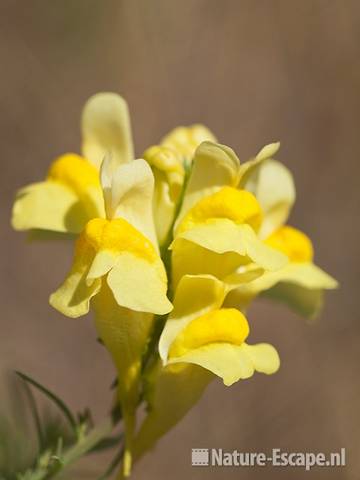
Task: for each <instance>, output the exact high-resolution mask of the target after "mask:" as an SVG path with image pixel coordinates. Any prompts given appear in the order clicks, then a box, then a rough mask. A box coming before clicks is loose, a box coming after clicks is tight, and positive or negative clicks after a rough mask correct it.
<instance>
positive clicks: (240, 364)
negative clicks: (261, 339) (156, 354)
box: [169, 343, 280, 386]
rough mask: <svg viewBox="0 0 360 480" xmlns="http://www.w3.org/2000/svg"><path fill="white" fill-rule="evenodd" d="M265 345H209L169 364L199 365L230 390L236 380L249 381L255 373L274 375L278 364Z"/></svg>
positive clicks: (172, 360)
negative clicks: (220, 379)
mask: <svg viewBox="0 0 360 480" xmlns="http://www.w3.org/2000/svg"><path fill="white" fill-rule="evenodd" d="M265 345H266V344H260V345H254V346H249V345H246V344H242V345H233V344H230V343H211V344H208V345H204V346H202V347H200V348H197V349H194V350H191V351H189V352H188V353H186V354H185V355H182V356H181V357H177V358H172V359H171V360H170V361H169V364H170V365H171V364H174V363H182V362H186V363H188V362H189V363H193V364H196V365H199V366H201V367H203V368H205V369H207V370H210V371H211V372H212V373H214V374H215V375H217V376H218V377H220V378H222V379H223V382H224V384H225V385H227V386H230V385H232V384H233V383H235V382H237V381H238V380H241V379H246V378H249V377H251V376H252V375H253V374H254V372H255V371H256V370H258V371H259V372H262V373H267V374H271V373H274V372H276V370H277V369H278V368H279V364H280V362H279V357H278V354H277V352H276V350H275V349H274V348H273V347H272V346H270V345H266V346H265ZM254 348H255V349H254Z"/></svg>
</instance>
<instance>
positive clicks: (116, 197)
mask: <svg viewBox="0 0 360 480" xmlns="http://www.w3.org/2000/svg"><path fill="white" fill-rule="evenodd" d="M109 170H111V167H110V166H109V160H108V159H106V160H105V161H104V164H103V166H102V169H101V180H102V185H103V189H104V197H105V205H106V212H107V218H108V219H113V218H123V219H125V220H126V221H128V222H129V223H130V224H131V225H132V226H133V227H135V228H136V229H137V230H138V231H139V232H141V233H142V234H143V235H145V237H147V238H148V239H149V240H150V241H151V242H152V244H153V245H154V247H155V248H157V239H156V233H155V225H154V219H153V210H152V202H153V193H154V176H153V173H152V171H151V168H150V166H149V165H148V163H147V162H146V161H145V160H142V159H139V160H134V161H132V162H130V163H127V164H124V165H120V166H119V167H117V168H116V169H115V171H114V172H112V174H110V172H109Z"/></svg>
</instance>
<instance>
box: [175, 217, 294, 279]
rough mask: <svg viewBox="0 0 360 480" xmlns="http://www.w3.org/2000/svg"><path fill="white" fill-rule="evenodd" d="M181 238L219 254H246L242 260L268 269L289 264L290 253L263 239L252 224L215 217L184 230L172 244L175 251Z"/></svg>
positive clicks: (242, 255) (275, 268)
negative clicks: (286, 254) (271, 246)
mask: <svg viewBox="0 0 360 480" xmlns="http://www.w3.org/2000/svg"><path fill="white" fill-rule="evenodd" d="M178 239H185V240H188V241H190V242H193V243H196V244H197V245H200V246H202V247H204V248H207V249H208V250H211V251H213V252H216V253H219V254H223V253H226V252H233V253H236V254H238V255H239V256H241V257H243V262H242V263H246V262H249V261H250V260H251V261H253V262H254V263H256V264H257V265H258V266H260V267H263V268H264V269H265V270H277V269H279V268H281V267H282V266H284V265H285V264H286V263H287V258H286V256H285V255H283V254H282V253H281V252H278V251H277V250H275V249H273V248H270V247H268V246H267V245H265V244H264V243H263V242H261V241H260V240H259V239H258V238H257V236H256V234H255V232H254V231H253V229H252V228H251V227H250V226H249V225H246V224H245V225H237V224H235V223H234V222H232V221H230V220H227V219H216V220H212V221H211V222H209V223H207V224H203V225H199V226H197V227H194V228H192V229H190V230H186V231H184V232H182V233H181V234H179V236H178V237H177V238H176V239H175V240H174V242H173V244H172V247H171V248H172V249H173V250H174V251H176V248H177V243H178V242H179V240H178ZM178 248H181V244H180V245H179V247H178Z"/></svg>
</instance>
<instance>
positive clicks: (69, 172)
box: [12, 93, 134, 234]
mask: <svg viewBox="0 0 360 480" xmlns="http://www.w3.org/2000/svg"><path fill="white" fill-rule="evenodd" d="M82 139H83V140H82V155H83V156H80V155H77V154H75V153H68V154H65V155H62V156H61V157H59V158H58V159H56V160H55V161H54V162H53V163H52V165H51V166H50V168H49V171H48V174H47V178H46V180H45V181H42V182H38V183H34V184H31V185H28V186H27V187H25V188H23V189H21V190H20V191H19V192H18V194H17V198H16V200H15V204H14V208H13V217H12V224H13V227H14V228H15V229H16V230H40V231H50V232H56V233H62V234H64V233H66V234H78V233H80V232H81V231H82V230H83V228H84V226H85V225H86V223H87V222H88V221H89V220H91V219H92V218H98V217H100V218H103V217H104V216H105V212H104V202H103V197H102V190H101V185H100V178H99V169H100V165H101V163H102V161H103V159H104V157H105V156H106V155H109V153H111V159H112V160H111V161H112V164H113V165H120V164H122V163H126V162H130V161H132V160H133V159H134V154H133V143H132V136H131V127H130V120H129V113H128V107H127V104H126V102H125V100H124V99H123V98H121V97H120V96H119V95H115V94H112V93H99V94H97V95H94V96H93V97H91V98H90V99H89V100H88V101H87V103H86V105H85V107H84V109H83V114H82Z"/></svg>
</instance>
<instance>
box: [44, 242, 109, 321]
mask: <svg viewBox="0 0 360 480" xmlns="http://www.w3.org/2000/svg"><path fill="white" fill-rule="evenodd" d="M94 255H95V252H94V249H93V248H92V247H91V246H90V245H88V244H87V243H86V242H84V239H83V237H79V239H78V240H77V242H76V248H75V257H74V263H73V266H72V268H71V270H70V273H69V274H68V276H67V277H66V279H65V281H64V283H63V284H62V285H61V286H60V287H59V288H58V290H56V292H54V293H53V294H52V295H50V305H51V306H52V307H54V308H55V309H56V310H58V311H59V312H61V313H63V314H64V315H66V316H67V317H71V318H76V317H80V316H82V315H85V314H86V313H88V311H89V307H90V300H91V298H92V297H93V296H94V295H96V294H97V293H98V292H99V290H100V288H101V279H99V278H97V279H95V280H94V281H93V282H91V283H90V284H89V282H87V281H86V277H87V274H88V271H89V267H90V265H91V262H92V260H93V258H94Z"/></svg>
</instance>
